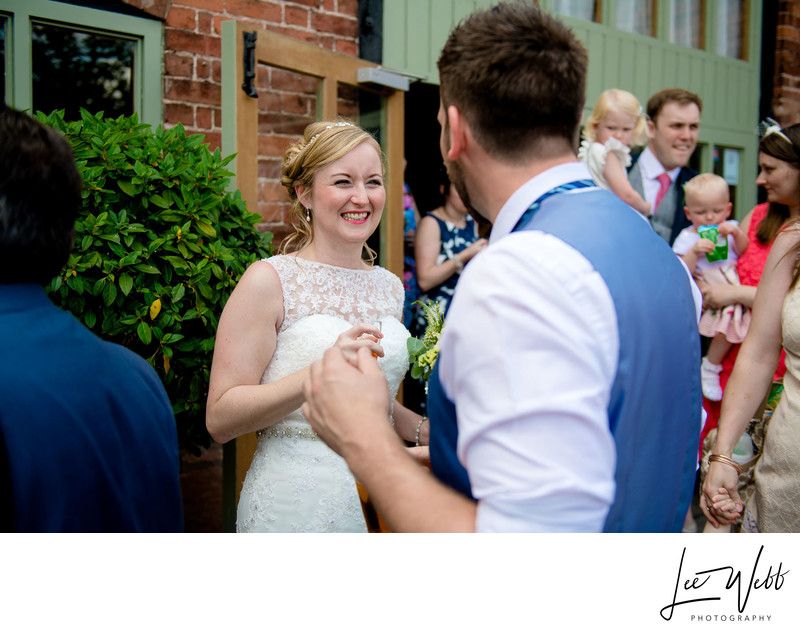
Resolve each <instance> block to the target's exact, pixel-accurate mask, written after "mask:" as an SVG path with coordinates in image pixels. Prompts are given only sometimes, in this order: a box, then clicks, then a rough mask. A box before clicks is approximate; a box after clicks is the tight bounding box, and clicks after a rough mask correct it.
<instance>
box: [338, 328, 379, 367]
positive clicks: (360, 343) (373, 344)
mask: <svg viewBox="0 0 800 631" xmlns="http://www.w3.org/2000/svg"><path fill="white" fill-rule="evenodd" d="M381 338H383V333H381V331H380V329H379V328H378V327H377V326H376V325H374V324H367V323H366V322H360V323H359V324H356V325H355V326H354V327H352V328H350V329H348V330H347V331H345V332H344V333H342V334H341V335H340V336H339V337H337V338H336V342H335V343H334V345H333V347H334V348H338V349H339V350H340V351H341V352H342V355H343V356H344V358H345V359H346V360H347V361H348V362H350V363H351V364H352V365H353V366H356V365H357V364H358V361H357V359H356V355H357V353H358V349H360V348H367V349H369V351H370V352H371V353H372V354H373V356H374V357H383V347H382V346H381V345H380V342H379V340H380V339H381Z"/></svg>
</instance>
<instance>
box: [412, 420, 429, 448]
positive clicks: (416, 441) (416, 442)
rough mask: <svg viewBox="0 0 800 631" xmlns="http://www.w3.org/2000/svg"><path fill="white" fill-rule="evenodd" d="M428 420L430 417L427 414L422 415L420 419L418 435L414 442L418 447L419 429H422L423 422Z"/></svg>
mask: <svg viewBox="0 0 800 631" xmlns="http://www.w3.org/2000/svg"><path fill="white" fill-rule="evenodd" d="M427 420H428V417H427V416H423V417H421V418H420V419H419V423H417V435H416V437H415V439H414V443H415V444H416V446H417V447H419V430H421V429H422V424H423V423H424V422H425V421H427Z"/></svg>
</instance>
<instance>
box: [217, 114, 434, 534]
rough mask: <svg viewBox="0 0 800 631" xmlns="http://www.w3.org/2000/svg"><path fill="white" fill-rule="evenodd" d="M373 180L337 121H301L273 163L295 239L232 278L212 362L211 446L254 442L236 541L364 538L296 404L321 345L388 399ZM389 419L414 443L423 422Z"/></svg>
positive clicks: (393, 378)
mask: <svg viewBox="0 0 800 631" xmlns="http://www.w3.org/2000/svg"><path fill="white" fill-rule="evenodd" d="M383 177H384V165H383V159H382V154H381V150H380V146H379V145H378V143H377V142H376V141H375V139H374V138H373V137H372V136H371V135H370V134H369V133H367V132H366V131H364V130H363V129H361V128H360V127H358V126H356V125H353V124H352V123H350V122H347V121H344V120H340V121H337V122H317V123H312V124H311V125H309V126H308V127H307V128H306V130H305V133H304V135H303V138H301V139H300V140H298V141H297V142H296V143H294V144H293V145H292V146H290V147H289V149H288V150H287V152H286V155H285V156H284V158H283V165H282V178H281V183H282V184H283V185H284V186H285V187H286V188H287V189H288V191H289V197H290V199H291V201H292V207H291V211H290V216H291V220H292V224H293V225H294V228H295V232H294V233H293V234H291V235H289V237H287V239H286V240H285V241H284V243H283V244H282V247H281V254H279V255H277V256H273V257H272V258H269V259H264V260H262V261H258V262H256V263H254V264H252V265H251V266H250V267H249V268H248V269H247V271H246V272H245V273H244V274H243V275H242V278H241V280H240V281H239V284H238V285H237V286H236V289H235V290H234V291H233V293H232V294H231V297H230V299H229V300H228V302H227V304H226V305H225V309H224V310H223V312H222V316H221V317H220V321H219V328H218V330H217V338H216V344H215V348H214V359H213V362H212V366H211V380H210V384H209V394H208V405H207V411H206V425H207V427H208V431H209V433H210V434H211V436H212V437H213V438H214V440H216V441H218V442H220V443H225V442H227V441H229V440H231V439H233V438H236V437H237V436H241V435H243V434H247V433H250V432H254V431H255V432H256V433H257V436H258V446H257V447H256V452H255V455H254V456H253V461H252V463H251V465H250V469H249V470H248V472H247V475H246V477H245V480H244V485H243V487H242V491H241V496H240V499H239V507H238V510H237V516H236V529H237V531H239V532H366V524H365V521H364V516H363V513H362V510H361V503H360V500H359V497H358V491H357V489H356V483H355V480H354V479H353V476H352V474H351V473H350V471H349V469H348V468H347V464H346V463H345V461H344V460H343V459H342V458H341V457H340V456H338V455H337V454H335V453H334V452H333V451H331V450H330V449H329V448H328V447H327V446H326V445H325V443H323V442H322V441H321V440H320V439H319V437H318V436H317V435H316V434H315V433H314V432H313V430H312V429H311V427H310V425H309V424H308V421H306V419H305V418H304V417H303V414H302V413H301V411H300V406H301V405H302V403H303V392H302V385H303V381H304V380H305V379H306V377H307V376H308V373H309V366H310V364H311V363H312V362H313V361H315V360H317V359H319V358H321V357H322V354H323V352H324V351H325V350H326V349H327V348H329V347H330V346H333V345H336V346H338V347H340V348H341V349H342V350H343V352H344V353H345V354H346V355H347V356H349V357H352V358H353V361H355V355H356V352H357V351H358V349H359V348H361V347H362V346H366V347H367V348H369V349H370V350H371V351H372V353H373V354H374V355H375V356H376V357H377V361H378V363H379V364H380V366H381V368H382V369H383V371H384V373H385V375H386V378H387V380H388V382H389V388H390V390H391V392H392V398H394V397H395V396H396V394H397V390H398V388H399V386H400V382H401V381H402V379H403V376H404V375H405V372H406V369H407V368H408V354H407V351H406V339H407V338H408V336H409V333H408V331H407V330H406V328H405V327H404V326H403V325H402V315H403V296H404V294H403V285H402V282H401V281H400V279H399V278H397V277H396V276H395V275H393V274H392V273H390V272H389V271H387V270H385V269H383V268H381V267H378V266H375V265H372V261H373V260H374V252H372V251H371V250H370V249H369V248H368V246H367V245H366V241H367V239H368V238H369V237H370V235H372V233H373V232H374V231H375V230H376V229H377V228H378V224H379V223H380V220H381V215H382V214H383V207H384V204H385V201H386V190H385V188H384V184H383ZM289 246H292V250H293V252H292V253H287V252H288V251H289ZM363 255H366V258H367V259H368V260H367V261H365V260H364V258H363ZM392 417H393V418H392V419H387V423H388V422H393V423H394V425H395V428H396V431H397V433H398V434H399V435H400V437H401V438H404V439H405V440H408V441H410V442H416V443H417V444H427V435H428V431H429V427H428V423H427V422H426V419H424V418H423V417H420V416H419V415H418V414H415V413H413V412H412V411H410V410H408V409H407V408H405V407H403V406H402V405H400V404H399V403H397V402H395V403H394V407H393V413H392Z"/></svg>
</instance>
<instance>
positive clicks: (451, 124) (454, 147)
mask: <svg viewBox="0 0 800 631" xmlns="http://www.w3.org/2000/svg"><path fill="white" fill-rule="evenodd" d="M447 126H448V129H449V134H450V146H449V147H448V149H447V159H448V160H451V161H455V160H457V159H458V157H459V156H460V155H461V153H463V151H464V150H465V149H466V147H467V122H466V120H465V119H464V115H463V114H462V113H461V110H459V109H458V108H457V107H456V106H455V105H449V106H448V107H447Z"/></svg>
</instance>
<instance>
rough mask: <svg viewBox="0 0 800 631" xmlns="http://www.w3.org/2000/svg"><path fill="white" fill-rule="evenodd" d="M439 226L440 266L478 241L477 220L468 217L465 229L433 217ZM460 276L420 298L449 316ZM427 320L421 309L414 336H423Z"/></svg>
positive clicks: (437, 262) (413, 331)
mask: <svg viewBox="0 0 800 631" xmlns="http://www.w3.org/2000/svg"><path fill="white" fill-rule="evenodd" d="M431 217H433V218H434V219H435V220H436V223H438V224H439V234H440V236H441V241H442V247H441V250H440V251H439V256H437V257H436V264H437V265H440V264H441V263H444V262H445V261H446V260H447V259H451V258H453V256H455V255H456V254H458V253H459V252H461V251H462V250H465V249H466V248H468V247H469V246H471V245H472V244H473V243H475V242H476V241H477V240H478V238H479V237H478V226H477V224H476V223H475V220H474V219H473V218H472V217H470V216H469V215H467V223H466V225H465V226H464V227H463V228H459V227H458V226H456V225H454V224H452V223H450V222H449V221H442V220H441V219H439V218H438V217H436V216H435V215H433V214H432V215H431ZM458 278H459V275H458V274H453V275H452V276H450V278H448V279H447V280H446V281H444V282H443V283H442V284H441V285H438V286H436V287H433V288H431V289H429V290H428V291H426V292H424V293H423V294H422V295H421V296H420V298H419V299H420V300H421V301H422V302H428V301H434V300H435V301H437V302H438V303H439V305H440V306H441V309H442V313H443V314H445V315H447V309H448V308H449V307H450V300H451V299H452V298H453V294H454V293H455V291H456V283H457V282H458ZM427 324H428V323H427V322H426V320H425V312H424V311H423V310H422V309H420V310H419V311H418V312H417V317H416V326H415V327H414V328H413V329H412V335H416V336H419V335H422V334H423V333H424V332H425V328H426V327H427Z"/></svg>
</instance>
